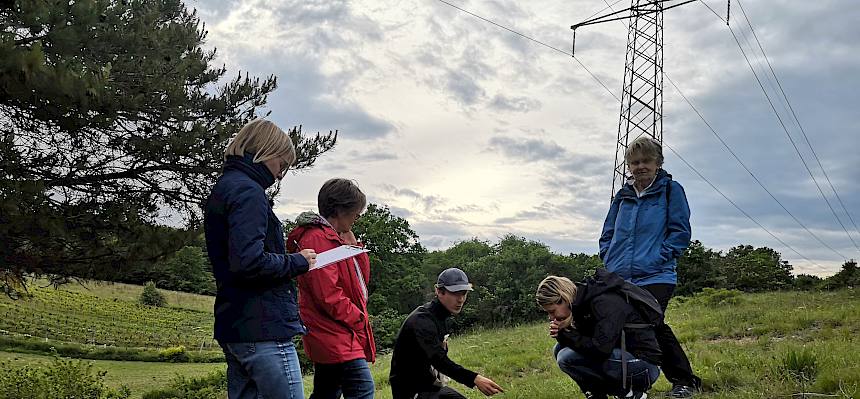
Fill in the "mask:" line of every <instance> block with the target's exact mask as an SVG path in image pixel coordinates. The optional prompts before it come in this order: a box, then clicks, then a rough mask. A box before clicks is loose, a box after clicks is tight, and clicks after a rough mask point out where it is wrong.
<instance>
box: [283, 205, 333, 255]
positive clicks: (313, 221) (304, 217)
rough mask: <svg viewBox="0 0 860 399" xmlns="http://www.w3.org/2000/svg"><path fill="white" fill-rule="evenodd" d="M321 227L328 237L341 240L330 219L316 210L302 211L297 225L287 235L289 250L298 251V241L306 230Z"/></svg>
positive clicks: (297, 218) (297, 219)
mask: <svg viewBox="0 0 860 399" xmlns="http://www.w3.org/2000/svg"><path fill="white" fill-rule="evenodd" d="M313 228H320V229H322V230H323V231H324V232H325V236H326V238H328V239H330V240H336V241H340V237H338V235H337V232H336V231H335V230H334V227H332V225H331V223H329V222H328V220H325V218H324V217H322V216H320V215H318V214H316V213H315V212H311V211H307V212H302V213H300V214H299V216H297V217H296V227H295V228H294V229H293V230H292V231H290V233H289V234H288V235H287V251H288V252H298V246H297V245H296V243H297V242H298V241H299V240H301V238H302V236H303V235H304V234H305V232H306V231H308V230H310V229H313Z"/></svg>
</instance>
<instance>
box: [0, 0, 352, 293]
mask: <svg viewBox="0 0 860 399" xmlns="http://www.w3.org/2000/svg"><path fill="white" fill-rule="evenodd" d="M205 38H206V32H205V30H204V29H203V26H202V24H201V21H200V19H199V18H198V17H197V15H196V12H194V11H190V10H188V9H187V8H186V6H185V5H184V4H183V3H182V2H181V1H179V0H122V1H70V2H47V1H14V2H11V1H4V2H2V3H0V253H2V260H0V262H2V263H0V274H2V282H0V284H2V285H3V286H4V287H6V288H8V287H10V286H15V285H18V284H20V282H21V281H22V280H21V276H23V275H24V274H27V273H36V274H50V275H57V276H69V275H71V276H78V277H87V276H89V275H92V274H93V273H92V272H93V271H95V270H106V269H110V268H119V267H121V266H122V265H123V264H125V263H126V262H128V261H140V260H148V259H150V260H151V259H156V258H159V257H161V256H164V255H168V254H172V253H173V252H175V251H176V250H178V249H180V248H182V247H183V246H185V245H186V244H187V243H188V242H190V241H191V240H193V238H194V237H195V236H196V234H197V232H196V231H195V229H197V228H198V227H199V221H200V218H201V209H200V205H201V204H202V203H203V201H204V200H205V197H206V195H207V194H208V191H209V189H210V187H211V185H212V184H213V183H214V180H215V179H216V178H217V177H218V175H219V173H220V170H221V166H222V162H223V151H224V148H225V146H226V144H227V141H228V140H229V138H230V137H231V136H232V135H233V134H235V133H236V132H238V130H239V129H240V128H241V126H243V125H244V124H245V123H247V122H248V121H250V120H252V119H255V118H257V117H260V116H261V115H259V112H260V107H262V106H264V105H265V104H266V100H267V96H268V94H269V93H271V92H272V91H273V90H274V89H275V87H276V78H275V76H268V77H264V78H257V77H251V76H249V75H247V74H242V73H241V72H240V73H238V75H236V76H235V77H233V78H226V77H225V75H226V74H227V70H226V68H225V67H223V66H214V65H213V64H214V61H215V55H216V52H215V50H214V49H206V48H204V40H205ZM262 116H265V115H262ZM290 135H291V136H292V138H293V141H294V143H295V144H296V145H297V150H298V151H297V152H298V155H299V159H298V161H297V164H296V165H295V168H297V169H302V168H307V167H310V166H312V165H313V163H314V161H315V159H316V158H317V157H318V156H319V155H320V154H322V153H324V152H326V151H328V150H329V149H331V148H332V147H333V146H334V145H335V142H336V138H337V133H336V132H329V133H328V134H319V133H317V134H316V135H315V136H310V137H304V136H303V135H302V133H301V128H300V127H296V128H293V129H291V130H290ZM166 220H173V221H174V226H175V225H176V224H177V222H175V221H176V220H181V222H179V224H182V225H183V226H184V227H185V228H183V229H171V228H167V227H165V226H163V224H165V221H166Z"/></svg>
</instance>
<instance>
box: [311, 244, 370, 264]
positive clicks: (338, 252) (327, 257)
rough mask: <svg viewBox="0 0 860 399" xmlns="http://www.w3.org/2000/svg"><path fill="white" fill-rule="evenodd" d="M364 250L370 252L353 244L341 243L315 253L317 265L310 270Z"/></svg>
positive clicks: (361, 252)
mask: <svg viewBox="0 0 860 399" xmlns="http://www.w3.org/2000/svg"><path fill="white" fill-rule="evenodd" d="M365 252H370V250H368V249H364V248H361V247H356V246H354V245H341V246H339V247H337V248H333V249H330V250H328V251H325V252H322V253H319V254H317V265H316V267H314V268H313V269H311V270H316V269H319V268H321V267H326V266H329V265H333V264H335V263H337V262H340V261H342V260H344V259H348V258H351V257H353V256H356V255H359V254H363V253H365Z"/></svg>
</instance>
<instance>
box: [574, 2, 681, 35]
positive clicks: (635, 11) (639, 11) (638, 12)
mask: <svg viewBox="0 0 860 399" xmlns="http://www.w3.org/2000/svg"><path fill="white" fill-rule="evenodd" d="M694 1H696V0H684V1H681V2H679V3H678V0H657V1H654V2H651V3H649V5H656V4H664V3H677V4H669V5H665V6H663V7H662V8H659V9H657V8H644V7H643V6H641V5H639V6H633V7H628V8H625V9H623V10H619V11H615V12H611V13H609V14H604V15H601V16H599V17H594V18H590V19H588V20H585V21H582V22H580V23H578V24H574V25H571V26H570V29H573V30H576V29H577V28H580V27H583V26H588V25H596V24H602V23H604V22H612V21H621V20H625V19H631V18H638V17H641V16H643V15H648V14H656V13H658V12H662V11H666V10H669V9H672V8H675V7H680V6H682V5H684V4H687V3H692V2H694ZM625 11H631V12H630V14H628V15H623V16H617V15H618V14H621V13H623V12H625Z"/></svg>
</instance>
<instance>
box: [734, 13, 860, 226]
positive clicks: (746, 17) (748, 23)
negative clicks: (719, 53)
mask: <svg viewBox="0 0 860 399" xmlns="http://www.w3.org/2000/svg"><path fill="white" fill-rule="evenodd" d="M738 6H740V9H741V14H743V16H744V19H745V20H746V21H747V25H749V27H750V32H752V35H753V38H755V41H756V43H757V44H758V47H759V49H760V50H761V53H762V55H763V56H764V59H765V61H766V62H767V66H768V68H769V69H770V73H771V74H772V75H773V77H774V79H776V85H777V87H779V91H780V93H782V96H783V97H784V98H785V102H786V103H787V104H788V109H789V111H790V112H791V116H792V117H793V118H794V121H795V122H796V124H797V127H798V128H800V132H801V133H802V135H803V138H804V140H805V141H806V145H808V146H809V150H810V151H811V152H812V156H813V157H814V158H815V161H816V162H817V163H818V167H819V168H821V173H822V174H824V178H825V179H826V180H827V184H828V185H829V186H830V189H832V190H833V194H834V195H835V196H836V199H837V200H838V201H839V205H840V206H842V210H843V211H844V212H845V214H846V215H847V216H848V219H849V220H850V221H851V224H852V225H854V229H855V230H857V232H858V233H860V228H858V227H857V223H856V222H855V221H854V218H853V217H852V216H851V212H848V208H847V207H846V206H845V203H844V202H843V201H842V197H840V196H839V192H838V191H836V187H835V186H834V185H833V182H832V181H831V180H830V176H828V175H827V171H826V170H825V169H824V166H823V165H822V164H821V159H820V158H819V157H818V154H817V153H816V152H815V149H814V148H813V147H812V143H811V142H810V141H809V137H808V136H807V135H806V129H804V128H803V125H802V124H801V123H800V119H799V118H798V117H797V113H795V112H794V107H792V106H791V101H789V100H788V95H787V94H786V93H785V90H783V88H782V84H781V83H780V81H779V77H778V76H777V75H776V71H774V69H773V65H772V64H771V63H770V59H769V58H768V57H767V53H765V51H764V46H762V44H761V41H759V39H758V35H757V34H756V33H755V29H754V28H753V26H752V22H751V21H750V19H749V17H748V16H747V13H746V10H745V9H744V6H743V4H741V2H740V0H738Z"/></svg>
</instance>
